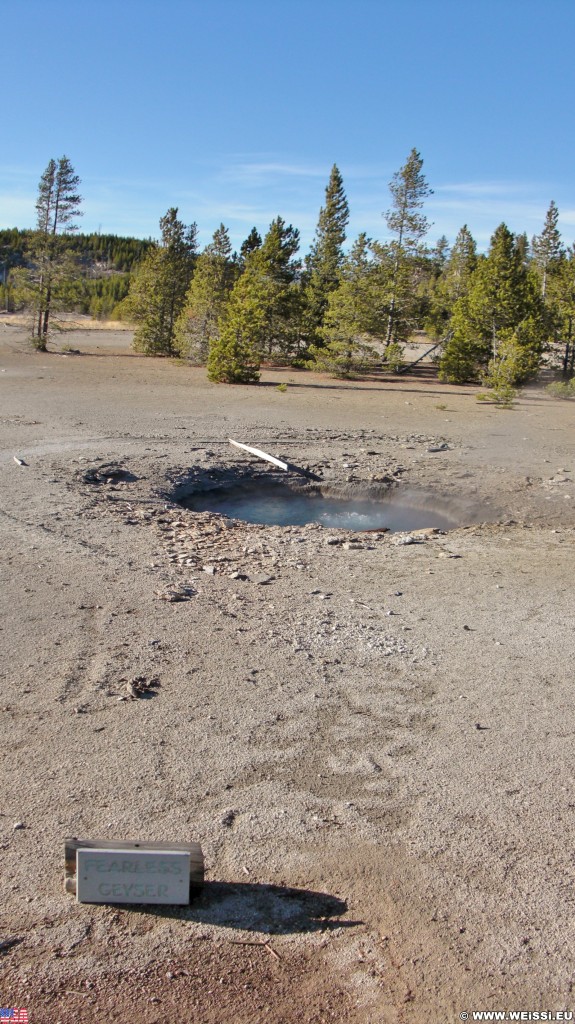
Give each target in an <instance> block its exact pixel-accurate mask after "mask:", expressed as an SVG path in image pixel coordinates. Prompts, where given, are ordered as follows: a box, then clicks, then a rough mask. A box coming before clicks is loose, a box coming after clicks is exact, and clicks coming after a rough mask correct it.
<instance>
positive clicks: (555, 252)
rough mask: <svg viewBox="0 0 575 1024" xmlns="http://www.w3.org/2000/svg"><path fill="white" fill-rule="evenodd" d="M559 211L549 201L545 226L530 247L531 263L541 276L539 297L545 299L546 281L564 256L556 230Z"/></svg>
mask: <svg viewBox="0 0 575 1024" xmlns="http://www.w3.org/2000/svg"><path fill="white" fill-rule="evenodd" d="M558 222H559V210H558V209H557V206H556V204H555V203H554V202H553V200H551V203H550V206H549V209H548V210H547V214H546V216H545V224H544V226H543V231H542V232H541V234H540V235H535V237H534V238H533V240H532V243H531V247H532V252H533V262H534V263H535V266H536V267H537V270H538V271H539V274H540V276H541V295H542V296H543V298H544V299H545V297H546V294H547V281H548V278H549V275H550V274H552V273H553V270H554V269H555V270H556V269H558V268H559V265H560V261H561V257H562V256H563V255H564V249H563V245H562V243H561V232H560V231H559V228H558V226H557V225H558Z"/></svg>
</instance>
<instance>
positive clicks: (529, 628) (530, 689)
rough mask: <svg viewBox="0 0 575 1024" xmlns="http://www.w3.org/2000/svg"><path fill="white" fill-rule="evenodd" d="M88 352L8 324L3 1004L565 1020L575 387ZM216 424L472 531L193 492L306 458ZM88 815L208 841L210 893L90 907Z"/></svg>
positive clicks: (324, 478)
mask: <svg viewBox="0 0 575 1024" xmlns="http://www.w3.org/2000/svg"><path fill="white" fill-rule="evenodd" d="M65 341H66V347H64V346H63V345H62V344H56V345H54V350H53V351H52V352H50V353H49V354H42V353H35V352H33V351H31V350H30V349H29V347H28V345H27V342H26V337H25V333H24V331H23V330H22V329H21V328H18V327H16V326H14V325H11V324H8V323H3V322H2V323H0V371H1V372H0V389H1V395H2V402H1V405H0V423H1V426H2V444H1V447H0V480H1V483H2V496H1V499H0V526H1V529H2V548H1V551H2V554H1V563H2V564H1V580H2V588H1V595H2V602H3V616H2V628H1V632H0V638H1V641H2V644H3V649H4V657H3V659H2V687H1V696H0V715H1V719H0V720H1V721H2V724H3V735H4V743H3V745H2V761H1V764H2V776H3V779H2V781H3V784H2V796H1V800H0V849H1V856H2V872H1V876H0V966H1V968H2V978H1V982H0V1002H1V1004H2V1006H3V1007H13V1006H14V1007H26V1008H27V1010H28V1013H29V1017H30V1021H31V1024H32V1022H33V1024H36V1022H46V1024H47V1022H50V1024H55V1022H58V1021H60V1022H61V1024H72V1022H73V1021H74V1022H76V1021H80V1022H84V1021H86V1022H89V1021H96V1020H100V1019H102V1016H103V1015H106V1019H109V1020H111V1021H113V1020H118V1021H120V1020H122V1021H124V1020H133V1021H135V1022H139V1021H142V1022H149V1024H152V1022H159V1021H162V1022H163V1021H164V1020H165V1019H166V1017H167V1015H171V1016H172V1017H175V1019H178V1020H182V1021H194V1022H198V1024H201V1022H205V1024H216V1022H217V1024H220V1022H221V1024H227V1022H228V1021H234V1024H244V1022H245V1024H247V1022H248V1021H249V1022H250V1024H253V1022H254V1021H256V1022H259V1021H267V1022H272V1024H276V1022H277V1024H280V1022H282V1024H283V1022H285V1024H292V1022H293V1024H295V1022H296V1021H297V1022H298V1024H312V1022H313V1024H315V1022H321V1021H326V1022H327V1021H330V1022H331V1021H336V1022H342V1024H343V1022H344V1021H346V1022H347V1021H349V1022H351V1024H356V1022H357V1024H380V1022H382V1024H387V1022H389V1024H392V1022H393V1024H395V1022H400V1024H401V1022H405V1024H410V1022H418V1024H419V1022H421V1021H423V1020H425V1021H428V1022H430V1024H445V1022H448V1021H456V1020H458V1019H459V1014H460V1012H462V1011H468V1012H470V1013H471V1012H472V1011H473V1010H514V1009H517V1010H532V1011H534V1010H554V1011H557V1010H561V1009H568V1010H569V1009H570V1010H574V1009H575V1007H574V1006H573V1001H574V1000H573V997H572V987H573V983H574V980H575V979H574V975H573V952H574V950H573V942H574V925H573V900H574V897H573V892H574V882H575V878H574V875H575V864H574V860H573V853H572V850H573V845H574V844H573V838H574V837H573V831H574V822H575V813H574V812H575V800H574V797H573V784H572V764H573V735H574V732H575V713H574V709H573V697H572V688H573V653H574V650H573V646H574V645H573V562H574V557H573V536H574V527H575V512H574V510H575V457H574V450H573V429H572V422H573V406H572V405H571V404H570V403H568V402H561V401H557V400H553V399H551V398H550V397H549V396H548V395H547V394H546V393H545V391H544V390H543V389H542V388H538V387H530V388H528V389H526V390H525V391H524V392H523V393H522V395H521V397H520V400H519V401H518V403H517V405H516V407H515V408H514V409H513V410H510V411H504V410H498V409H496V408H494V407H493V406H491V405H489V404H480V403H478V402H477V401H476V398H475V394H476V391H475V389H473V388H467V387H459V388H454V387H447V386H442V385H440V384H438V383H437V381H436V380H435V379H434V377H433V375H432V374H430V373H429V372H428V371H425V372H424V373H423V375H421V376H418V377H417V378H415V377H414V378H412V377H411V376H409V375H406V376H402V377H399V378H397V377H394V378H381V379H369V380H366V381H358V382H351V383H348V382H338V381H334V380H330V379H328V378H326V377H323V376H321V375H315V374H311V373H302V372H298V371H294V370H291V369H286V370H265V371H264V373H263V376H262V383H261V384H260V385H259V386H257V387H227V386H223V385H218V386H216V385H212V384H210V383H208V382H207V381H206V379H205V373H204V372H203V371H202V370H199V369H195V368H191V367H186V366H179V365H176V364H175V363H172V362H170V361H167V360H163V361H161V360H152V359H144V358H141V357H138V356H135V355H133V354H132V353H131V352H130V350H129V348H128V345H129V341H130V336H129V334H126V332H121V333H120V332H118V333H117V334H116V333H114V332H105V333H104V332H97V331H90V332H88V331H86V332H84V331H77V332H74V333H70V334H68V335H67V336H66V337H65ZM70 348H72V349H74V350H76V352H77V354H74V353H73V352H70V351H69V350H70ZM279 383H286V384H287V385H288V387H287V391H286V392H285V393H282V392H279V391H278V390H277V385H278V384H279ZM229 437H232V438H235V439H236V440H238V441H241V442H244V443H247V444H251V445H256V446H258V447H261V448H263V449H265V450H266V451H269V452H272V453H273V454H274V455H275V456H277V457H279V458H284V459H285V460H286V461H288V462H290V464H292V465H294V466H297V467H299V468H300V469H302V470H303V471H304V473H305V474H307V481H308V482H309V479H310V475H311V477H313V478H317V481H319V486H321V487H322V488H323V489H324V490H325V491H329V492H330V493H337V494H339V495H343V496H347V495H357V494H359V493H366V492H367V493H370V494H372V495H382V494H385V493H387V492H388V491H391V492H392V493H393V494H394V495H396V496H397V495H399V496H402V495H404V494H406V495H409V494H411V495H412V499H411V500H412V501H417V502H419V503H420V504H422V505H423V504H425V503H427V504H428V506H429V507H430V508H437V507H441V509H442V510H443V511H444V512H445V511H447V512H448V514H449V515H450V516H452V517H453V521H454V522H456V523H457V524H458V526H457V527H456V528H454V529H452V530H449V531H448V532H440V531H437V530H433V529H425V528H424V529H421V530H418V531H413V530H412V531H411V532H409V533H407V532H399V533H386V532H378V533H351V532H348V531H345V530H333V529H324V528H322V527H319V526H317V525H313V524H312V525H308V526H292V527H277V526H258V525H250V524H246V523H241V522H239V521H237V520H227V519H225V518H222V517H221V516H218V515H213V514H210V513H196V512H192V511H190V510H189V509H187V508H185V507H182V506H181V505H180V504H178V503H177V502H178V500H179V499H181V498H183V497H185V496H186V495H189V494H191V493H194V494H197V492H198V491H200V490H202V489H204V490H205V489H207V488H212V487H223V486H226V485H229V484H233V485H236V484H249V485H250V486H259V485H260V483H262V484H266V483H267V482H268V481H269V480H272V479H274V480H275V479H278V478H280V477H282V476H283V474H282V471H281V470H278V469H275V468H273V467H272V466H269V467H268V466H267V464H264V463H263V462H261V461H260V460H257V459H255V458H254V457H252V456H250V455H248V454H244V453H243V452H241V451H239V450H237V449H234V448H233V447H232V446H231V445H230V444H229V442H228V438H229ZM15 457H16V458H17V459H18V460H20V462H23V464H19V463H18V462H16V461H15ZM289 479H290V480H292V481H293V482H294V484H295V483H296V482H297V483H299V485H300V486H304V485H305V484H306V477H305V476H302V475H298V474H296V473H290V474H289ZM317 481H316V483H317ZM424 520H425V517H424ZM422 526H425V521H424V522H423V523H422ZM134 680H136V681H137V685H138V686H140V687H142V688H143V689H146V688H147V687H149V689H147V692H145V693H144V694H143V695H142V697H139V698H134V697H133V696H132V695H131V689H130V688H131V687H132V691H133V685H134ZM72 835H75V836H83V837H89V838H94V837H100V838H107V839H116V840H123V839H139V840H161V841H165V842H187V841H196V842H199V843H200V844H201V846H202V849H203V852H204V856H205V861H206V886H205V888H204V891H203V894H202V895H201V897H200V898H199V899H197V900H196V901H194V902H193V903H192V904H190V906H189V907H184V908H171V907H165V908H162V907H160V908H157V907H132V908H129V907H126V906H124V907H121V906H117V907H114V906H91V905H86V904H78V903H77V902H76V901H75V900H74V898H73V897H72V896H70V895H68V894H67V893H65V891H64V884H63V883H64V863H63V854H64V840H65V838H66V837H67V836H72ZM12 939H14V940H18V941H15V942H14V943H10V942H9V941H8V940H12ZM1 942H5V943H6V945H5V946H4V947H2V946H1ZM295 992H297V994H298V999H297V1000H296V999H295V998H294V993H295Z"/></svg>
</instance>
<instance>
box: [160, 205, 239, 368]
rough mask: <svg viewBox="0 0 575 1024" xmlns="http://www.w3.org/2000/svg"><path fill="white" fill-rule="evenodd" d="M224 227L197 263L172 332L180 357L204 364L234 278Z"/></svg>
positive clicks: (221, 225)
mask: <svg viewBox="0 0 575 1024" xmlns="http://www.w3.org/2000/svg"><path fill="white" fill-rule="evenodd" d="M231 252H232V246H231V242H230V236H229V233H228V230H227V228H226V227H224V225H223V224H220V226H219V228H217V229H216V231H214V235H213V238H212V241H211V242H210V244H209V245H207V246H206V248H205V249H204V251H203V252H202V253H201V254H200V256H199V257H198V259H197V262H196V267H195V270H194V276H193V278H192V283H191V284H190V287H189V289H188V293H187V295H186V300H185V304H184V308H183V309H182V312H181V313H180V315H179V317H178V320H177V323H176V330H175V339H174V346H175V348H176V349H177V351H178V352H179V354H180V355H181V356H184V357H186V358H188V359H190V360H191V361H192V362H194V363H198V364H200V365H201V364H205V363H206V361H207V358H208V353H209V349H210V344H211V343H212V341H213V340H215V339H216V338H217V336H218V324H219V321H220V319H221V317H222V315H223V312H224V309H225V306H226V303H227V301H228V299H229V296H230V292H231V289H232V287H233V284H234V277H235V274H236V270H235V267H234V265H233V263H232V260H231Z"/></svg>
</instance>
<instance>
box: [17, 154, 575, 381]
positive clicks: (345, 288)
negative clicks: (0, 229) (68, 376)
mask: <svg viewBox="0 0 575 1024" xmlns="http://www.w3.org/2000/svg"><path fill="white" fill-rule="evenodd" d="M78 185H79V182H78V179H77V177H76V176H75V174H74V172H73V169H72V167H71V165H70V163H69V161H68V160H67V158H65V157H64V158H61V159H60V161H50V164H49V165H48V168H47V170H46V172H45V174H44V176H43V178H42V180H41V182H40V188H39V195H38V202H37V212H38V225H37V229H36V232H35V233H34V235H33V241H32V242H31V244H30V249H29V251H30V253H31V254H32V258H33V265H32V266H31V267H28V268H24V269H23V273H25V274H27V275H28V283H29V287H30V295H29V298H28V301H29V303H30V304H31V306H32V308H34V309H36V313H37V316H36V327H35V331H34V342H35V344H36V345H38V346H39V347H42V345H45V343H46V339H47V324H48V321H49V317H50V310H51V309H52V308H53V303H54V296H55V295H56V294H57V293H58V294H59V295H62V294H63V295H65V293H66V288H65V282H66V281H68V284H69V282H70V281H71V280H73V274H72V271H71V265H72V264H73V263H74V260H75V259H76V262H77V255H78V252H79V251H80V252H81V251H82V247H81V246H78V245H77V243H78V240H79V237H80V236H79V235H78V234H77V233H76V232H77V228H76V225H75V223H74V219H75V216H76V215H77V214H78V213H79V212H80V211H79V205H80V198H79V196H78V193H77V189H78ZM389 189H390V205H389V208H388V209H387V210H386V211H385V212H384V214H383V217H384V219H385V223H386V226H387V232H388V240H387V241H384V242H380V241H377V240H375V239H372V238H369V237H368V236H367V235H366V234H365V233H361V234H360V235H359V236H358V237H357V238H356V239H355V240H353V241H352V242H351V244H350V245H349V246H348V247H346V242H347V228H348V224H349V205H348V201H347V197H346V194H345V189H344V183H343V179H342V176H341V174H340V172H339V169H338V168H337V166H335V165H334V166H333V168H332V170H331V174H330V177H329V181H328V183H327V186H326V189H325V201H324V205H323V206H322V208H321V210H320V212H319V217H318V222H317V227H316V231H315V236H314V240H313V243H312V246H311V248H310V251H309V252H308V253H307V255H306V256H305V257H304V258H303V259H302V258H301V256H300V252H299V250H300V236H299V231H298V230H297V228H295V227H293V225H291V224H286V222H285V221H284V220H283V218H282V217H280V216H278V217H276V219H275V220H274V221H272V223H271V224H270V226H269V229H268V231H267V233H266V234H265V236H264V237H263V238H262V237H261V236H260V234H259V232H258V231H257V230H256V228H253V229H252V231H251V232H250V234H249V235H248V237H247V238H246V239H245V241H244V242H243V243H242V245H241V247H240V250H239V252H233V251H232V245H231V242H230V237H229V232H228V230H227V228H226V227H225V225H223V224H220V225H219V227H218V228H217V229H216V230H215V231H214V234H213V237H212V240H211V241H210V243H209V244H208V245H207V246H205V248H203V249H202V250H201V251H200V250H199V247H198V243H197V226H196V224H191V225H185V224H184V223H183V222H182V221H181V220H180V219H179V217H178V210H177V208H175V207H173V208H170V209H169V210H168V211H167V212H166V214H165V215H164V216H163V217H162V218H161V220H160V231H161V239H160V241H159V242H157V243H152V242H148V243H146V249H145V251H139V252H138V254H137V257H135V258H134V262H133V263H132V265H131V270H132V272H131V274H130V275H129V278H128V279H127V281H126V285H125V292H124V293H122V291H121V288H120V287H119V286H117V294H116V295H115V298H116V301H117V303H119V309H120V312H121V315H123V316H125V317H126V318H127V319H129V320H131V321H132V322H133V323H134V325H135V333H134V347H135V348H136V350H137V351H139V352H142V353H144V354H146V355H154V356H179V357H181V358H183V359H186V360H189V361H191V362H193V363H196V364H199V365H205V366H206V367H207V373H208V376H209V378H210V379H211V380H213V381H216V382H228V383H253V382H256V381H257V380H258V379H259V375H260V369H261V366H262V363H264V362H268V361H274V362H280V363H283V364H286V365H295V366H302V367H303V366H306V367H312V368H315V369H318V370H322V371H326V372H328V373H330V374H332V375H335V376H339V377H349V376H353V375H356V374H358V373H363V372H366V371H367V370H369V369H370V368H374V367H376V366H380V365H384V366H386V367H387V368H388V369H391V370H399V369H401V366H402V363H403V361H404V358H405V354H404V348H405V345H406V343H408V342H409V340H410V338H411V337H412V336H413V334H414V332H416V331H425V332H426V334H427V335H428V336H429V338H430V339H432V340H433V341H434V342H436V343H438V347H437V358H438V369H439V376H440V378H441V379H442V380H444V381H446V382H449V383H460V382H466V381H478V380H484V381H487V382H488V383H489V384H490V385H492V386H493V387H495V388H498V389H500V390H501V391H503V392H504V391H505V389H506V388H507V389H509V388H512V387H513V386H514V385H516V384H519V383H522V382H524V381H526V380H528V379H529V378H530V377H532V376H534V374H535V373H536V372H537V370H538V368H539V366H540V364H541V360H542V357H543V355H544V353H545V352H546V351H547V350H548V348H549V347H550V346H551V345H553V344H555V343H557V342H565V343H566V344H567V345H568V352H569V351H570V353H571V362H570V364H569V372H571V373H572V371H573V341H572V322H573V314H574V313H575V247H574V246H571V247H566V246H565V245H564V244H563V241H562V238H561V234H560V232H559V229H558V218H559V211H558V209H557V206H556V204H555V203H554V202H551V204H550V206H549V209H548V211H547V214H546V217H545V221H544V224H543V225H542V230H541V233H540V234H539V235H537V236H535V237H534V238H532V239H531V241H530V240H529V239H528V238H527V236H526V235H525V234H520V235H518V234H514V233H513V232H511V231H510V230H509V228H508V227H507V226H506V225H505V224H504V223H503V224H500V225H499V226H498V227H497V228H496V230H495V231H494V233H493V235H492V238H491V242H490V246H489V249H488V251H487V253H485V254H479V253H478V251H477V245H476V243H475V240H474V239H473V237H472V235H471V232H470V231H469V229H468V227H467V225H463V226H462V228H461V229H460V231H459V233H458V235H457V237H456V239H455V241H454V243H453V245H450V243H449V241H448V239H447V238H445V237H442V238H440V239H439V240H438V241H437V242H436V243H435V244H434V245H430V244H429V243H428V241H427V238H428V235H429V231H430V228H431V225H430V223H429V221H428V220H427V218H426V216H425V214H424V212H423V211H424V206H425V201H426V199H427V198H428V197H429V196H430V195H431V194H432V189H431V188H430V186H429V185H428V183H427V180H426V178H425V176H424V173H423V160H422V158H421V156H420V154H419V153H418V152H417V150H415V149H413V150H412V151H411V153H410V154H409V156H408V158H407V160H406V162H405V164H404V165H403V166H402V167H401V168H400V169H399V170H398V171H397V172H396V173H395V174H394V176H393V178H392V180H391V182H390V185H389ZM84 237H91V238H92V239H93V242H92V245H93V250H94V251H96V248H97V246H98V245H99V246H100V248H99V249H98V252H99V253H100V258H102V257H101V254H102V253H104V252H105V251H106V245H105V244H101V243H100V242H99V241H98V236H84ZM74 246H76V248H75V247H74ZM108 249H109V251H111V246H109V247H108ZM108 259H110V257H108ZM101 288H102V295H101V296H100V297H101V298H104V294H103V292H104V286H103V285H101ZM46 312H48V317H46ZM45 328H46V329H45Z"/></svg>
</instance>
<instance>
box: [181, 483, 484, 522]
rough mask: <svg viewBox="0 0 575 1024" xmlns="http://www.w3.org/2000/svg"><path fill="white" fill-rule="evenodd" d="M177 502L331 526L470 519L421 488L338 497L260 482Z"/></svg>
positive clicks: (259, 518)
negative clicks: (381, 493) (372, 494)
mask: <svg viewBox="0 0 575 1024" xmlns="http://www.w3.org/2000/svg"><path fill="white" fill-rule="evenodd" d="M180 504H181V505H183V506H184V507H185V508H189V509H192V510H193V511H195V512H215V513H218V514H219V515H224V516H228V517H229V518H232V519H241V520H243V522H246V523H260V524H263V525H267V526H303V525H305V524H306V523H318V524H319V525H320V526H325V527H328V528H331V529H337V528H339V529H343V530H357V531H359V530H390V531H392V532H397V531H406V530H417V529H423V528H425V527H434V528H436V529H440V530H449V529H453V528H454V527H456V526H459V525H462V524H463V520H465V522H469V517H465V516H461V517H460V516H458V515H457V514H456V513H455V512H454V511H453V510H452V508H451V507H449V508H448V507H447V503H445V502H444V503H443V507H442V502H441V499H435V498H433V497H432V496H430V495H429V494H427V493H423V492H421V493H417V492H415V491H408V492H401V491H399V490H393V491H389V492H387V493H386V494H385V495H383V496H381V497H373V496H366V495H365V494H364V495H360V494H358V495H357V496H353V495H350V493H349V492H346V493H344V494H339V495H338V494H337V493H334V492H333V491H331V492H329V493H323V492H322V491H321V490H319V489H318V488H308V489H305V490H303V489H302V490H298V489H296V488H292V487H290V486H288V485H286V484H284V483H280V482H277V481H262V480H259V481H257V482H254V481H250V482H246V483H244V484H242V485H236V486H233V487H229V488H225V489H224V488H221V489H213V490H205V491H198V492H196V493H195V494H192V495H188V496H187V497H185V498H182V499H181V501H180Z"/></svg>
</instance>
